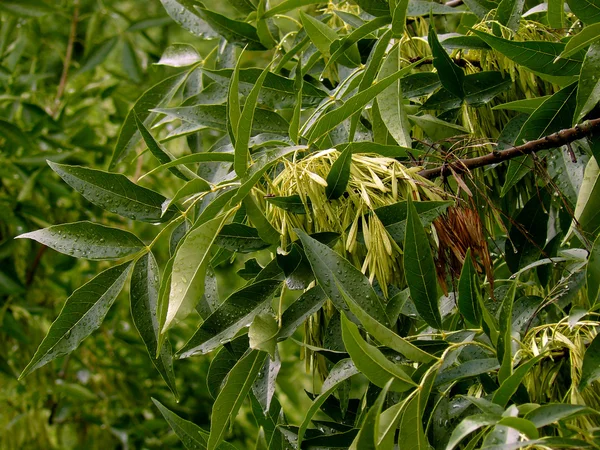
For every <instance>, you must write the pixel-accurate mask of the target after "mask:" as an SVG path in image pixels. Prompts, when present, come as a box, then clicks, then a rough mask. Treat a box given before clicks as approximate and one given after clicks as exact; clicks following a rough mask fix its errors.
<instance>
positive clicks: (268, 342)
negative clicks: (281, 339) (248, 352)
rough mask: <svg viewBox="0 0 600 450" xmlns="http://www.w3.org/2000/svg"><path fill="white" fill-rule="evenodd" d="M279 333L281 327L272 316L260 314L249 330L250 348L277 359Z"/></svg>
mask: <svg viewBox="0 0 600 450" xmlns="http://www.w3.org/2000/svg"><path fill="white" fill-rule="evenodd" d="M278 331H279V326H278V325H277V321H276V320H275V318H274V317H273V315H272V314H269V313H263V314H258V315H257V316H255V317H254V320H253V321H252V324H251V325H250V328H249V329H248V338H249V339H250V348H252V349H254V350H262V351H263V352H267V353H268V354H269V355H271V357H272V358H275V349H276V348H277V332H278Z"/></svg>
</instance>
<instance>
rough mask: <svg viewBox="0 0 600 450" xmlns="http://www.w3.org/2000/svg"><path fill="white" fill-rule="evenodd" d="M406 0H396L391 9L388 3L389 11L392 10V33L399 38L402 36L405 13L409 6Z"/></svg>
mask: <svg viewBox="0 0 600 450" xmlns="http://www.w3.org/2000/svg"><path fill="white" fill-rule="evenodd" d="M409 3H410V2H409V1H408V0H398V1H396V2H395V6H394V7H393V8H392V3H390V9H391V10H392V31H393V33H394V36H398V37H401V36H402V35H403V34H404V27H405V26H406V12H407V8H408V5H409Z"/></svg>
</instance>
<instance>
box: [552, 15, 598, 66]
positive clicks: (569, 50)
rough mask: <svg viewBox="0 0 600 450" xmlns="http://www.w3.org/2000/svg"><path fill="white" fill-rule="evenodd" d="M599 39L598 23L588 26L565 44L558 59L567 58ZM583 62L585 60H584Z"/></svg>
mask: <svg viewBox="0 0 600 450" xmlns="http://www.w3.org/2000/svg"><path fill="white" fill-rule="evenodd" d="M598 39H600V23H595V24H593V25H588V26H587V27H585V28H584V29H583V30H581V32H579V33H577V34H576V35H575V36H573V37H572V38H571V39H569V41H568V42H567V45H565V49H564V50H563V52H562V53H561V54H560V58H567V57H569V56H571V55H574V54H575V53H577V52H579V51H580V50H582V49H584V48H585V47H587V46H588V45H590V44H592V43H594V42H596V41H597V40H598ZM584 61H585V60H584Z"/></svg>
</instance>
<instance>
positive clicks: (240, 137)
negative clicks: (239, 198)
mask: <svg viewBox="0 0 600 450" xmlns="http://www.w3.org/2000/svg"><path fill="white" fill-rule="evenodd" d="M270 69H271V65H268V66H267V67H266V68H265V69H264V70H263V72H262V73H261V74H260V76H259V77H258V79H257V80H256V83H255V84H254V86H253V87H252V90H251V91H250V94H248V97H247V98H246V103H245V104H244V109H243V110H242V114H241V116H240V118H239V121H238V126H237V132H236V139H235V153H234V161H233V167H234V169H235V173H236V174H237V175H238V176H239V177H243V176H244V175H245V174H246V170H247V168H248V156H249V151H248V146H249V142H250V135H251V133H252V123H253V121H254V111H255V110H256V104H257V102H258V94H259V93H260V90H261V88H262V85H263V83H264V81H265V78H266V77H267V74H268V73H269V71H270Z"/></svg>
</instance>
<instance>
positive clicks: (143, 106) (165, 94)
mask: <svg viewBox="0 0 600 450" xmlns="http://www.w3.org/2000/svg"><path fill="white" fill-rule="evenodd" d="M184 81H185V74H178V75H174V76H172V77H169V78H166V79H164V80H163V81H161V82H159V83H157V84H156V85H154V86H152V87H151V88H150V89H148V90H147V91H146V92H144V93H143V94H142V95H141V96H140V97H139V98H138V99H137V101H136V102H135V105H133V108H132V109H131V111H129V113H128V114H127V117H126V118H125V121H124V122H123V125H122V126H121V129H120V131H119V138H118V140H117V144H116V145H115V149H114V151H113V154H112V158H111V162H110V166H109V168H110V169H114V167H115V166H116V165H117V164H118V163H119V162H120V161H122V160H123V159H124V158H125V157H126V156H127V155H128V154H129V152H130V151H131V150H132V149H133V147H134V146H135V145H136V144H137V143H138V142H139V140H140V133H139V131H138V130H137V126H136V124H135V115H137V117H138V119H139V120H140V121H141V122H142V123H143V124H144V125H145V126H148V125H150V123H151V122H152V121H153V120H154V118H155V117H156V113H153V112H151V111H150V110H151V109H153V108H160V107H162V106H165V105H166V104H167V103H168V102H170V101H171V99H172V98H173V96H174V95H175V92H177V90H178V89H179V87H180V86H181V84H182V83H183V82H184Z"/></svg>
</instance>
